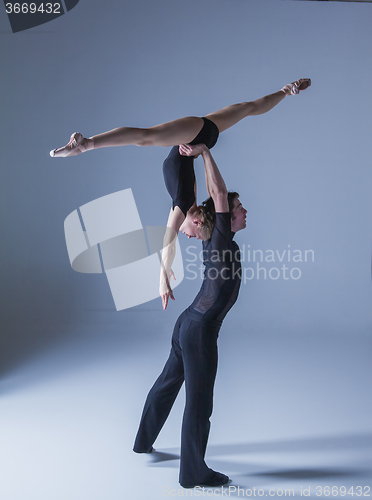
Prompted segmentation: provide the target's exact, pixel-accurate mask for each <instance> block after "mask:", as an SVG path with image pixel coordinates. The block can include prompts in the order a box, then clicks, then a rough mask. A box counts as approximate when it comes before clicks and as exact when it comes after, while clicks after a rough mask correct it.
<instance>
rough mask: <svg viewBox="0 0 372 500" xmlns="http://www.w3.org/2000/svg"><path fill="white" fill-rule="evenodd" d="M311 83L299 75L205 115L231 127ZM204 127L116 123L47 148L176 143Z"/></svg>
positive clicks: (194, 122) (193, 121)
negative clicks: (261, 94) (267, 92)
mask: <svg viewBox="0 0 372 500" xmlns="http://www.w3.org/2000/svg"><path fill="white" fill-rule="evenodd" d="M310 85H311V80H310V78H302V79H300V80H297V81H296V82H293V83H290V84H289V85H286V86H285V87H283V88H282V89H281V90H279V91H278V92H275V93H274V94H270V95H267V96H265V97H262V98H260V99H257V100H256V101H251V102H242V103H238V104H233V105H231V106H227V107H226V108H223V109H220V110H219V111H215V112H214V113H210V114H208V115H206V116H205V118H208V119H209V120H211V121H212V122H213V123H215V124H216V125H217V127H218V130H219V132H220V133H221V132H223V131H224V130H226V129H228V128H230V127H232V126H233V125H235V124H236V123H238V122H239V121H240V120H242V119H243V118H245V117H247V116H254V115H261V114H263V113H266V112H267V111H270V110H271V109H272V108H274V107H275V106H276V105H277V104H279V102H280V101H282V100H283V99H284V97H286V96H287V95H294V94H298V93H299V91H301V90H305V89H307V88H308V87H309V86H310ZM202 127H203V120H202V118H199V117H196V116H188V117H185V118H179V119H177V120H172V121H170V122H166V123H162V124H161V125H156V126H154V127H150V128H133V127H119V128H115V129H113V130H110V131H108V132H104V133H102V134H98V135H95V136H93V137H90V138H85V137H83V136H82V135H81V134H79V133H75V134H72V136H71V139H70V142H69V143H68V144H67V145H66V146H64V147H62V148H57V149H54V150H52V151H51V152H50V155H51V156H52V157H66V156H76V155H78V154H80V153H84V152H86V151H90V150H92V149H98V148H106V147H114V146H128V145H136V146H163V147H169V146H177V145H179V144H187V143H189V142H191V141H192V140H193V139H194V138H195V136H196V135H197V134H198V133H199V132H200V130H201V129H202Z"/></svg>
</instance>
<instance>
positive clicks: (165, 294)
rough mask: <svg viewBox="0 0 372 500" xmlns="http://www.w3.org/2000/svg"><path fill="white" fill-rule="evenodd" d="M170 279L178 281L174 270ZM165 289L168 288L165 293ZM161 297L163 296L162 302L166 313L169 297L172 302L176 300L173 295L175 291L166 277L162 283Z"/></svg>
mask: <svg viewBox="0 0 372 500" xmlns="http://www.w3.org/2000/svg"><path fill="white" fill-rule="evenodd" d="M164 274H165V273H164ZM169 278H173V279H174V280H176V277H175V275H174V272H173V270H172V269H171V270H170V272H169ZM164 288H166V291H164ZM160 296H161V301H162V304H163V309H164V311H165V310H166V308H167V305H168V300H169V297H170V298H171V299H172V300H176V299H175V298H174V295H173V290H172V288H171V286H170V284H169V280H168V278H166V277H164V278H163V279H162V283H161V285H160Z"/></svg>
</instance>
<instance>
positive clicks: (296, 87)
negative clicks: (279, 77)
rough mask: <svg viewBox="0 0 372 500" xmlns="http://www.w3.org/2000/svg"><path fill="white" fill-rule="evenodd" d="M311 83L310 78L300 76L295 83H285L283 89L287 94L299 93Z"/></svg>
mask: <svg viewBox="0 0 372 500" xmlns="http://www.w3.org/2000/svg"><path fill="white" fill-rule="evenodd" d="M310 85H311V80H310V78H300V79H299V80H296V81H295V82H293V83H289V84H288V85H285V86H284V87H283V88H282V90H283V92H284V93H285V94H287V95H297V94H298V93H299V92H300V91H301V90H305V89H307V88H308V87H310Z"/></svg>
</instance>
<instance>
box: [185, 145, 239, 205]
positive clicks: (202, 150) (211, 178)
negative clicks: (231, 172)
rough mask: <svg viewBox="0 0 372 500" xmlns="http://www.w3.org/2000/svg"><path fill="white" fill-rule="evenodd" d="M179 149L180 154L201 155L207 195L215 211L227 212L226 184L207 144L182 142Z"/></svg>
mask: <svg viewBox="0 0 372 500" xmlns="http://www.w3.org/2000/svg"><path fill="white" fill-rule="evenodd" d="M179 149H180V153H181V154H182V155H186V156H195V157H197V156H199V154H201V155H202V157H203V160H204V170H205V183H206V186H207V192H208V195H209V196H210V197H211V198H212V200H213V202H214V206H215V209H216V212H228V211H229V204H228V202H227V188H226V184H225V181H224V180H223V177H222V175H221V172H220V171H219V169H218V167H217V165H216V162H215V161H214V159H213V156H212V154H211V152H210V151H209V149H208V148H207V146H206V145H205V144H197V145H196V146H189V145H188V144H182V145H181V146H180V148H179Z"/></svg>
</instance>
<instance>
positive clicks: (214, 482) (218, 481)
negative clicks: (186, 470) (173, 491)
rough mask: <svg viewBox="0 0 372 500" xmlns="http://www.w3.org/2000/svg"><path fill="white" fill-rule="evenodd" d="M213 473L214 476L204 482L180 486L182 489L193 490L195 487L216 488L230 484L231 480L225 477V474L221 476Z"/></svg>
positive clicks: (219, 473)
mask: <svg viewBox="0 0 372 500" xmlns="http://www.w3.org/2000/svg"><path fill="white" fill-rule="evenodd" d="M213 472H214V475H213V476H212V477H211V478H210V479H207V480H206V481H201V482H200V483H197V484H190V485H187V484H182V483H181V486H183V488H195V486H205V487H208V486H209V487H212V488H213V487H215V488H216V487H218V486H226V485H227V484H229V483H230V482H231V479H230V478H229V477H228V476H225V474H222V473H221V472H215V471H213Z"/></svg>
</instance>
